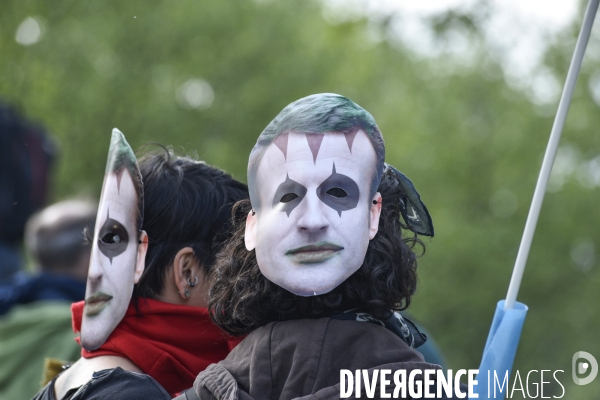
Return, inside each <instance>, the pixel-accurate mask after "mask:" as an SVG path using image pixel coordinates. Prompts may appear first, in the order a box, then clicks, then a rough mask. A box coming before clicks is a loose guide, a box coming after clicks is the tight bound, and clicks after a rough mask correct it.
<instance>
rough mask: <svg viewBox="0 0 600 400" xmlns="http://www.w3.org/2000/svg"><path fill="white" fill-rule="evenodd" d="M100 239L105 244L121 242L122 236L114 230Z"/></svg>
mask: <svg viewBox="0 0 600 400" xmlns="http://www.w3.org/2000/svg"><path fill="white" fill-rule="evenodd" d="M100 240H101V241H102V243H105V244H115V243H121V236H119V235H117V234H115V233H112V232H108V233H106V234H105V235H104V236H102V239H100Z"/></svg>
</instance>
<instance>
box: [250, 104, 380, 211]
mask: <svg viewBox="0 0 600 400" xmlns="http://www.w3.org/2000/svg"><path fill="white" fill-rule="evenodd" d="M358 130H363V131H364V132H365V133H366V134H367V136H368V137H369V140H370V141H371V144H372V145H373V149H374V150H375V157H376V163H375V173H374V175H373V179H372V181H371V188H370V189H371V193H370V196H369V198H371V197H373V195H374V194H375V192H376V191H377V187H378V185H379V182H380V180H381V176H382V174H383V168H384V165H383V164H384V160H385V144H384V142H383V136H382V135H381V132H380V131H379V127H378V126H377V123H376V122H375V118H373V116H372V115H371V114H370V113H369V112H368V111H367V110H365V109H364V108H362V107H360V106H359V105H358V104H356V103H354V102H353V101H352V100H350V99H348V98H346V97H344V96H340V95H339V94H334V93H320V94H313V95H310V96H307V97H303V98H301V99H299V100H296V101H294V102H293V103H291V104H288V105H287V106H286V107H285V108H284V109H283V110H282V111H281V112H280V113H279V114H278V115H277V116H276V117H275V118H274V119H273V121H271V122H270V123H269V125H267V127H266V128H265V129H264V130H263V131H262V133H261V134H260V136H259V137H258V140H257V141H256V145H255V146H254V148H253V149H252V152H251V153H250V159H249V160H248V187H249V189H250V200H251V202H252V206H253V208H254V210H255V211H257V210H259V209H260V200H259V199H260V196H258V191H257V188H256V172H257V170H258V166H259V164H260V160H261V159H262V156H263V154H264V152H265V151H266V149H267V147H268V146H269V145H270V144H271V143H273V141H274V140H275V139H276V138H277V137H278V136H279V135H282V134H285V133H288V132H292V131H294V132H300V133H305V134H324V133H344V134H346V135H348V134H352V133H355V132H356V131H358Z"/></svg>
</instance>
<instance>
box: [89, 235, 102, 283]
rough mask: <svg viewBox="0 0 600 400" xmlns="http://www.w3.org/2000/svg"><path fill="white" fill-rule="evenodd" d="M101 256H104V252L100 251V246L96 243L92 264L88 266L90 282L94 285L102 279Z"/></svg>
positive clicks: (91, 258)
mask: <svg viewBox="0 0 600 400" xmlns="http://www.w3.org/2000/svg"><path fill="white" fill-rule="evenodd" d="M100 257H102V254H101V253H100V252H99V251H98V246H96V245H94V247H93V248H92V255H91V257H90V266H89V267H88V282H89V283H91V284H92V285H94V284H96V283H98V282H100V280H101V279H102V275H103V270H102V265H101V264H100Z"/></svg>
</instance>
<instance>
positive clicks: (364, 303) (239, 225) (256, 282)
mask: <svg viewBox="0 0 600 400" xmlns="http://www.w3.org/2000/svg"><path fill="white" fill-rule="evenodd" d="M401 190H402V189H401V187H400V186H399V185H398V181H397V177H396V176H395V175H394V174H393V172H392V171H390V170H386V171H385V172H384V174H383V176H382V179H381V183H380V185H379V187H378V191H379V193H381V196H382V209H381V218H380V219H379V230H378V232H377V235H375V237H374V238H373V239H372V240H371V241H370V243H369V247H368V250H367V254H366V256H365V260H364V262H363V264H362V266H361V267H360V268H359V269H358V270H357V271H356V272H355V273H354V274H352V275H351V276H350V277H349V278H348V279H346V280H345V281H344V282H343V283H342V284H341V285H339V286H338V287H336V288H335V289H333V290H332V291H330V292H329V293H325V294H322V295H318V296H312V297H302V296H297V295H294V294H292V293H291V292H288V291H287V290H285V289H283V288H282V287H280V286H277V285H276V284H274V283H272V282H271V281H269V280H268V279H267V278H266V277H265V276H264V275H263V274H262V273H261V272H260V269H259V267H258V264H257V262H256V255H255V251H254V250H252V251H248V250H246V247H245V244H244V232H245V221H246V216H247V214H248V212H249V211H250V210H251V205H250V202H249V201H248V200H242V201H239V202H238V203H236V204H235V205H234V207H233V209H232V215H233V217H232V219H233V221H232V225H233V230H234V233H233V237H232V238H231V240H230V241H229V242H228V243H227V244H226V246H225V247H224V248H223V250H222V251H221V252H220V253H219V254H218V255H217V259H216V261H215V264H214V265H213V269H212V271H211V274H210V281H211V290H210V300H209V310H210V314H211V317H212V319H213V321H214V322H215V323H216V324H217V325H219V326H220V327H221V328H223V329H224V330H225V331H227V332H229V333H230V334H233V335H241V334H246V333H249V332H251V331H252V330H254V329H256V328H258V327H260V326H262V325H265V324H267V323H269V322H273V321H282V320H289V319H299V318H319V317H325V316H328V315H332V314H334V313H336V312H340V311H346V310H352V309H356V310H360V311H361V312H367V313H370V314H372V315H373V316H375V317H376V318H383V319H385V318H389V317H390V316H391V314H392V312H393V311H400V310H404V309H406V308H407V307H408V306H409V304H410V300H411V296H412V295H413V294H414V293H415V290H416V287H417V272H416V270H417V257H418V256H421V255H423V253H424V252H425V245H424V244H423V242H422V241H421V240H420V239H419V238H418V237H417V236H416V234H414V233H413V232H412V231H410V230H408V228H407V227H406V225H405V224H404V223H403V222H401V220H400V198H401ZM409 232H410V234H409ZM403 233H405V235H403ZM416 247H418V248H420V252H419V254H417V253H415V250H416V249H415V248H416Z"/></svg>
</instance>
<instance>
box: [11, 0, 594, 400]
mask: <svg viewBox="0 0 600 400" xmlns="http://www.w3.org/2000/svg"><path fill="white" fill-rule="evenodd" d="M28 16H34V17H37V18H39V19H40V20H41V21H42V22H43V27H44V28H45V33H44V35H43V37H42V39H41V41H40V42H39V43H36V44H33V45H30V46H23V45H20V44H18V43H17V42H16V41H15V32H16V31H17V28H18V27H19V24H20V23H21V22H22V21H23V20H24V19H25V18H27V17H28ZM450 17H453V16H452V15H450V16H449V17H448V18H441V19H439V20H438V21H435V26H434V28H435V29H436V32H437V35H440V36H441V37H443V35H444V29H451V28H452V23H451V21H450V19H449V18H450ZM460 21H462V24H463V25H465V24H466V25H467V26H468V30H469V32H470V35H472V36H473V37H474V41H475V42H477V35H481V34H480V33H479V32H478V30H477V24H476V23H474V22H473V20H472V19H468V18H464V17H460ZM367 26H368V23H367V21H365V20H357V21H350V22H345V23H340V24H337V25H331V24H328V23H327V22H326V21H325V20H324V19H323V18H322V16H321V5H320V3H318V2H316V1H307V0H288V1H285V2H283V1H264V0H263V1H250V0H237V1H227V0H223V1H218V2H217V1H191V0H180V1H177V2H174V1H158V0H146V1H143V2H142V1H115V0H113V1H103V2H80V1H74V0H62V1H53V2H44V1H40V0H28V1H23V0H4V1H3V3H2V13H0V46H1V48H2V54H1V56H0V93H1V94H2V95H3V96H4V98H5V99H6V100H8V101H10V102H13V103H16V104H19V105H20V106H21V107H22V108H23V109H24V110H25V111H26V114H28V115H29V116H31V117H33V118H35V119H37V120H39V121H40V122H42V123H43V124H44V125H45V126H46V127H47V128H48V129H49V130H50V131H51V132H52V133H53V134H54V135H55V136H56V138H57V140H58V142H59V143H60V150H61V154H60V160H59V163H58V165H57V168H56V170H55V175H54V188H53V193H52V195H53V198H54V199H59V198H62V197H65V196H68V195H74V194H77V193H81V192H82V191H83V192H89V193H92V194H94V195H96V196H97V195H98V194H99V191H100V185H101V182H102V176H103V173H104V172H103V171H104V167H105V161H106V154H107V150H108V145H109V141H110V132H111V129H112V128H113V127H115V126H116V127H118V128H119V129H120V130H121V131H122V132H123V133H124V134H125V136H126V137H127V140H128V141H129V143H130V144H131V145H132V147H133V148H134V149H135V148H138V147H139V146H141V145H142V144H144V143H146V142H151V141H155V142H160V143H163V144H167V145H173V147H174V148H175V149H176V150H183V151H185V152H197V154H198V155H199V157H200V158H201V159H203V160H205V161H207V162H208V163H211V164H216V165H218V166H220V167H222V168H224V169H225V170H227V171H229V172H231V173H233V175H234V176H235V177H237V178H239V179H242V180H245V174H246V172H245V170H246V163H247V156H248V154H249V153H250V150H251V148H252V146H253V145H254V143H255V141H256V138H257V137H258V135H259V134H260V132H261V131H262V130H263V129H264V127H265V126H266V125H267V124H268V123H269V122H270V120H271V119H272V118H273V117H274V116H275V115H277V113H278V112H279V111H280V110H281V109H282V108H283V107H284V106H285V105H287V104H288V103H290V102H291V101H293V100H296V99H298V98H300V97H303V96H305V95H308V94H312V93H318V92H335V93H340V94H343V95H346V96H348V97H350V98H351V99H352V100H354V101H355V102H357V103H358V104H360V105H361V106H362V107H364V108H365V109H367V110H368V111H369V112H371V114H373V116H374V117H375V119H376V120H377V122H378V124H379V126H380V128H381V131H382V132H383V135H384V138H385V140H386V144H387V157H386V159H387V162H389V163H390V164H392V165H394V166H396V167H397V168H398V169H400V170H401V171H403V172H404V173H406V174H407V175H408V176H409V177H410V178H411V179H412V180H413V182H414V183H415V185H416V187H417V188H418V190H419V191H420V192H421V195H422V198H423V199H424V201H425V203H426V204H427V206H428V207H429V209H430V212H431V214H432V216H433V220H434V224H435V229H436V234H437V235H436V237H435V238H434V239H432V240H428V241H427V251H426V255H425V256H424V257H423V258H422V259H421V264H420V267H419V268H420V286H419V292H418V294H417V296H416V297H415V299H414V302H413V305H412V306H411V310H410V312H411V314H412V315H413V316H414V317H416V319H417V320H419V321H420V322H422V323H423V324H424V325H425V326H426V327H427V328H428V330H429V331H430V332H431V333H432V334H433V336H434V337H435V338H436V340H437V341H438V342H439V344H440V345H441V347H442V349H443V351H444V353H445V355H446V358H447V359H448V361H449V364H450V367H452V368H454V369H457V368H476V367H477V366H478V363H479V360H480V357H481V352H482V349H483V345H484V343H485V340H486V335H487V332H488V329H489V324H490V322H491V319H492V316H493V312H494V308H495V303H496V302H497V301H498V300H500V299H502V298H504V296H505V293H506V289H507V287H508V282H509V279H510V275H511V271H512V266H513V263H514V260H515V257H516V253H517V249H518V246H519V242H520V238H521V234H522V230H523V227H524V224H525V219H526V216H527V212H528V208H529V203H530V201H531V197H532V194H533V189H534V186H535V182H536V179H537V174H538V171H539V168H540V165H541V159H542V155H543V152H544V150H545V146H546V143H547V139H548V135H549V132H550V128H551V125H552V120H553V113H554V108H555V104H553V105H552V106H551V107H548V106H540V105H536V104H533V103H531V102H530V101H529V100H528V98H527V97H526V95H525V94H523V93H521V92H519V91H516V90H514V89H511V88H510V87H509V86H508V85H507V84H506V82H505V80H504V78H503V74H502V71H501V68H500V67H499V66H498V64H497V63H496V62H495V61H494V59H493V58H492V57H491V56H490V55H489V54H488V52H486V51H485V49H481V50H478V51H477V55H476V57H475V61H474V62H471V63H465V62H461V60H460V59H455V58H453V57H451V56H448V55H443V56H439V57H435V58H424V57H417V56H416V55H415V54H413V53H411V52H410V51H409V50H407V49H406V48H404V47H403V46H401V45H398V43H397V41H393V40H390V41H386V40H384V41H380V42H378V41H374V40H371V39H369V36H368V35H367V34H366V32H367ZM449 27H450V28H449ZM376 28H379V29H380V30H381V31H382V32H383V35H384V36H385V35H386V34H387V33H386V32H387V31H386V25H385V24H382V25H381V26H379V27H376ZM576 35H577V30H576V29H573V30H569V31H568V32H566V33H565V34H564V37H561V38H559V40H558V41H557V43H556V44H555V46H553V48H552V49H551V51H550V52H549V53H548V57H547V65H548V68H550V69H551V71H552V72H553V73H554V74H555V76H556V78H557V79H558V81H559V82H561V84H562V82H564V77H565V76H566V68H567V66H568V62H569V60H570V56H571V54H572V49H573V43H574V42H573V40H574V37H576ZM479 43H480V42H479ZM596 47H597V46H596ZM586 62H588V64H587V65H586V66H585V67H584V70H583V71H582V76H581V77H580V81H579V84H578V87H577V90H576V93H575V98H574V100H573V105H572V108H571V114H570V117H569V119H568V120H567V126H566V128H565V131H564V134H563V140H562V143H563V145H566V144H569V145H570V146H571V147H572V148H576V149H578V153H577V154H579V159H578V160H579V161H578V162H579V165H584V163H585V162H586V161H589V160H592V159H594V158H595V157H597V155H598V152H599V149H600V129H599V128H598V127H599V126H600V113H598V105H597V104H595V103H594V102H593V101H592V99H591V96H590V94H589V91H588V90H587V87H588V82H589V81H590V77H591V76H592V75H593V73H594V69H596V70H597V68H598V59H596V60H595V61H594V60H591V61H586ZM192 78H195V79H202V80H205V81H206V82H208V83H209V84H210V85H211V87H212V89H213V91H214V96H215V97H214V102H213V103H212V105H211V106H210V107H209V108H205V109H188V108H184V107H182V106H181V105H180V104H179V103H178V101H177V93H178V90H181V89H180V87H181V85H182V84H184V83H185V82H186V81H188V80H189V79H192ZM548 109H549V111H550V112H548ZM598 194H599V189H598V187H597V186H594V187H592V188H588V187H584V186H582V185H581V184H580V183H579V181H578V180H577V179H576V178H575V174H571V175H568V176H566V178H565V182H564V184H563V185H562V190H560V191H556V192H553V193H548V194H547V197H546V200H545V204H544V207H543V209H542V214H541V217H540V221H539V224H538V228H537V233H536V237H535V240H534V242H533V246H532V250H531V254H530V258H529V262H528V267H527V269H526V271H525V277H524V280H523V284H522V288H521V294H520V296H519V300H520V301H522V302H524V303H526V304H527V305H528V306H529V307H530V311H529V315H528V319H527V321H526V323H525V328H524V331H523V336H522V340H521V344H520V347H519V351H518V355H517V361H516V364H515V367H514V368H515V369H519V370H520V371H521V372H522V371H528V370H530V369H538V370H540V369H551V370H556V369H563V370H565V373H564V375H562V377H561V376H559V377H561V378H562V379H561V381H562V382H567V383H568V382H570V379H571V378H570V368H571V367H570V363H571V356H572V355H573V353H574V352H575V351H579V350H584V351H587V352H590V353H592V354H595V355H596V357H597V358H599V359H600V342H599V341H598V340H597V336H598V333H600V308H599V302H598V289H599V285H600V270H599V265H598V262H597V261H594V259H593V258H592V259H591V261H590V260H589V257H588V259H586V260H587V261H585V260H584V261H585V262H583V261H581V259H579V260H580V261H579V264H577V263H576V262H575V261H574V260H573V258H572V253H575V254H576V255H577V254H579V253H577V252H578V251H580V250H578V249H580V248H581V246H580V245H581V243H586V245H587V247H585V248H584V250H585V249H587V250H585V251H588V253H585V254H587V255H588V256H589V254H590V252H589V249H590V243H591V254H592V257H593V256H594V254H596V251H597V250H595V249H598V248H600V243H599V242H598V238H600V232H599V224H598V222H600V210H599V208H598V207H597V206H596V205H597V203H596V201H597V197H598ZM578 246H579V247H578ZM585 254H584V255H585ZM580 258H581V257H580ZM575 259H577V257H575ZM582 262H583V264H582ZM553 389H554V390H557V391H555V392H554V393H555V394H560V388H553ZM567 390H568V392H567V393H570V392H569V391H572V392H573V393H575V392H577V393H578V395H577V398H578V399H586V398H587V399H592V398H597V396H598V394H599V393H598V385H597V384H596V385H595V386H594V385H589V386H588V387H575V386H574V385H572V384H570V386H568V387H567ZM545 394H546V395H547V394H548V393H545ZM586 396H587V397H586ZM569 397H570V398H575V397H571V396H569Z"/></svg>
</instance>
